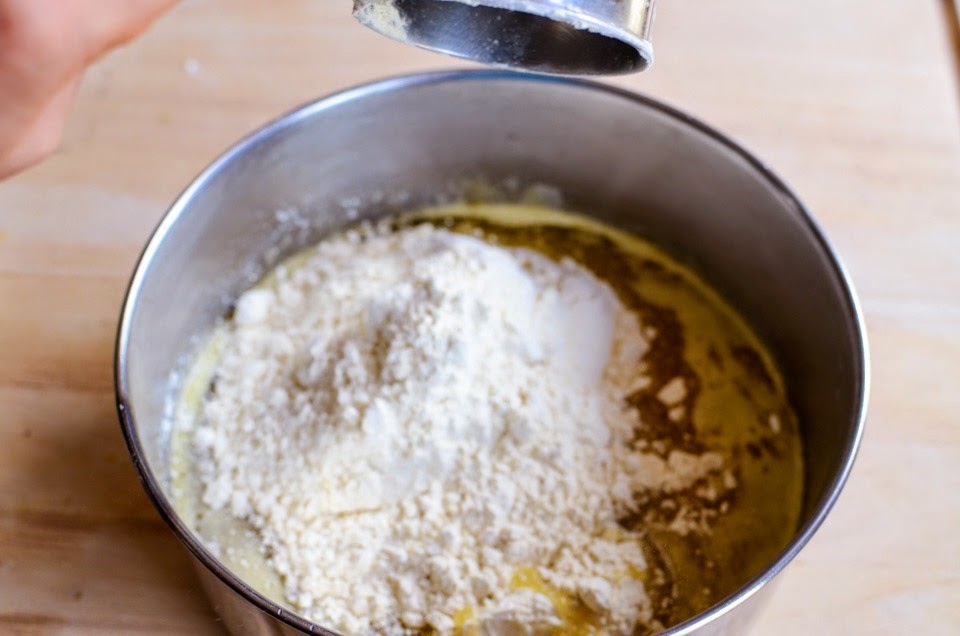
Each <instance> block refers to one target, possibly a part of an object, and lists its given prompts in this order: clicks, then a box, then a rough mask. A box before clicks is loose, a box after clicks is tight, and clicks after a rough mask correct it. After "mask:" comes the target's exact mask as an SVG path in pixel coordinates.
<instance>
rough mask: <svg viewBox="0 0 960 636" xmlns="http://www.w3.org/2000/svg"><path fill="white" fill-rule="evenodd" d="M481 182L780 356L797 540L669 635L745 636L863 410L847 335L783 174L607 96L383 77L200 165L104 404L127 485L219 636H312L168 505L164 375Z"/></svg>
mask: <svg viewBox="0 0 960 636" xmlns="http://www.w3.org/2000/svg"><path fill="white" fill-rule="evenodd" d="M478 178H479V179H483V180H484V181H486V182H489V183H500V182H505V183H512V184H513V186H515V187H522V186H523V185H524V184H533V183H545V184H550V185H553V186H555V187H557V188H559V189H560V190H561V191H562V192H563V195H564V197H565V201H566V202H567V204H568V205H569V207H571V208H573V209H577V210H582V211H585V212H588V213H590V214H592V215H594V216H595V217H597V218H599V219H601V220H603V221H606V222H609V223H612V224H614V225H617V226H620V227H622V228H625V229H627V230H629V231H632V232H636V233H639V234H640V235H643V236H645V237H647V238H649V239H651V240H653V241H655V242H656V243H658V244H660V245H661V246H662V247H664V248H666V249H667V250H668V251H669V252H671V253H673V254H674V255H675V256H677V257H678V258H680V259H681V260H683V261H685V262H687V263H689V264H690V265H692V266H693V267H694V268H695V269H696V270H697V271H699V272H700V273H701V274H702V275H703V276H704V277H705V278H706V279H707V280H708V281H710V282H711V283H712V284H713V285H714V286H715V287H716V288H718V289H719V290H720V291H721V292H722V293H723V294H725V296H726V298H727V299H728V300H729V301H730V302H732V304H733V305H734V306H735V307H736V308H738V309H739V310H740V311H741V312H742V313H743V314H744V315H745V316H747V318H748V319H749V320H750V321H751V323H752V324H753V326H754V328H755V329H756V330H757V331H758V332H759V334H760V335H761V337H762V338H764V339H765V341H766V343H767V344H768V346H769V347H770V349H771V350H772V352H773V354H774V356H775V357H776V358H777V360H778V362H779V364H780V366H781V368H782V370H783V373H784V375H785V377H786V381H787V385H788V387H789V392H790V397H791V399H792V401H793V404H794V406H795V408H796V409H797V411H798V414H799V417H800V420H801V422H802V428H803V435H804V442H805V453H806V464H807V465H806V481H805V486H806V495H805V501H804V507H803V513H802V521H801V526H800V528H799V529H798V530H797V533H796V535H795V537H794V538H793V540H792V542H791V543H790V544H789V545H788V546H787V547H786V548H785V549H784V551H783V552H782V553H781V554H780V555H779V556H778V557H777V558H776V559H775V560H774V561H772V562H771V563H770V564H769V565H768V566H767V567H766V569H765V570H763V571H762V572H758V573H757V575H756V577H755V578H754V579H753V580H751V581H749V582H747V583H746V584H745V585H744V586H743V587H742V588H740V589H739V590H738V591H737V592H736V593H734V594H732V595H730V596H729V597H727V598H726V599H725V600H724V601H722V602H721V603H719V604H717V605H716V606H714V607H713V608H711V609H709V610H708V611H706V612H704V613H702V614H700V615H698V616H695V617H693V618H691V619H690V620H688V621H686V622H684V623H683V624H681V625H678V626H676V627H673V628H672V629H670V630H668V632H666V633H668V634H671V635H680V634H725V633H731V634H739V633H741V632H742V630H743V629H744V625H745V624H746V622H747V621H748V620H749V618H750V617H751V615H752V614H753V613H754V612H755V610H756V608H757V607H758V605H759V603H758V601H759V599H760V597H762V596H763V595H764V593H766V592H768V591H769V589H770V586H769V585H768V584H769V583H770V582H771V580H772V579H773V578H774V577H775V576H776V575H777V574H778V573H779V572H780V571H781V570H782V569H783V568H784V567H785V566H786V565H787V564H788V563H789V562H790V560H791V559H793V558H794V557H795V556H796V554H797V553H798V552H799V551H800V549H801V548H802V547H803V546H804V544H806V543H807V541H808V540H809V539H810V537H811V536H812V535H813V533H814V532H815V531H816V529H817V528H818V527H819V526H820V524H821V522H822V521H823V519H824V517H825V516H826V515H827V513H828V512H829V510H830V508H831V507H832V506H833V503H834V501H835V500H836V498H837V496H838V495H839V493H840V490H841V488H842V486H843V484H844V482H845V480H846V478H847V475H848V473H849V471H850V467H851V465H852V463H853V460H854V455H855V454H856V450H857V446H858V443H859V440H860V435H861V430H862V427H863V417H864V409H865V403H866V395H867V384H868V365H867V352H866V342H865V336H864V328H863V324H862V321H861V317H860V313H859V310H858V307H857V301H856V298H855V295H854V292H853V290H852V288H851V285H850V282H849V280H848V279H847V277H846V275H845V274H844V271H843V268H842V267H841V265H840V263H839V261H838V259H837V257H836V255H835V254H834V252H833V250H832V249H831V248H830V245H829V244H828V242H827V240H826V238H824V236H823V233H822V232H821V231H820V229H819V228H818V227H817V225H816V224H815V223H814V221H813V220H812V219H811V217H810V215H809V214H808V213H807V212H806V210H805V209H804V207H803V205H802V204H801V203H800V201H799V200H798V199H797V197H796V196H795V195H794V194H793V193H792V192H791V191H790V190H789V188H787V186H786V185H785V184H784V183H783V182H782V181H781V180H780V179H778V178H777V177H776V176H775V175H774V174H773V173H772V172H771V171H770V170H769V169H768V168H767V167H766V166H764V165H763V164H762V163H761V162H760V161H758V160H757V159H755V158H754V157H753V156H751V155H750V154H749V153H747V152H746V151H745V150H743V149H742V148H740V147H739V146H738V145H736V144H735V143H734V142H732V141H731V140H729V139H727V138H726V137H724V136H723V135H721V134H720V133H718V132H716V131H715V130H713V129H711V128H709V127H707V126H706V125H704V124H702V123H700V122H698V121H697V120H695V119H693V118H691V117H689V116H688V115H685V114H683V113H681V112H678V111H676V110H674V109H673V108H670V107H668V106H664V105H663V104H660V103H658V102H656V101H654V100H651V99H649V98H646V97H642V96H639V95H635V94H631V93H628V92H624V91H622V90H619V89H616V88H611V87H608V86H603V85H599V84H594V83H590V82H585V81H577V80H566V79H551V78H546V77H543V76H528V75H519V74H512V73H507V72H499V71H479V72H451V73H435V74H426V75H415V76H410V77H400V78H396V79H389V80H386V81H382V82H377V83H374V84H369V85H366V86H361V87H359V88H354V89H350V90H347V91H344V92H342V93H339V94H337V95H333V96H331V97H327V98H325V99H322V100H320V101H318V102H315V103H312V104H309V105H307V106H304V107H303V108H300V109H298V110H296V111H294V112H292V113H290V114H287V115H285V116H283V117H281V118H280V119H278V120H277V121H275V122H273V123H271V124H269V125H267V126H266V127H264V128H262V129H260V130H259V131H257V132H255V133H254V134H253V135H251V136H250V137H248V138H247V139H245V140H244V141H242V142H240V143H239V144H238V145H237V146H235V147H234V148H233V149H231V150H230V151H228V152H227V153H226V154H225V155H223V156H222V157H221V158H220V159H218V160H217V161H216V162H214V163H213V165H211V166H210V167H209V168H207V169H206V170H205V171H204V172H203V173H202V174H201V175H200V176H199V177H198V178H197V179H196V180H195V181H194V182H193V183H192V184H191V185H190V186H189V187H188V188H187V189H186V191H185V192H184V193H183V194H182V195H181V196H180V198H179V199H178V200H177V201H176V202H175V203H174V204H173V206H172V208H171V209H170V211H169V212H168V213H167V215H166V216H165V217H164V219H163V221H162V222H161V223H160V226H159V227H158V228H157V230H156V232H155V233H154V235H153V237H152V238H151V239H150V242H149V243H148V245H147V247H146V249H145V250H144V253H143V256H142V257H141V259H140V263H139V265H138V266H137V269H136V272H135V273H134V275H133V279H132V281H131V283H130V289H129V292H128V294H127V298H126V303H125V305H124V308H123V314H122V318H121V322H120V328H119V334H118V339H117V353H116V387H117V404H118V409H119V412H120V420H121V424H122V428H123V432H124V435H125V436H126V439H127V443H128V445H129V448H130V454H131V456H132V458H133V461H134V464H135V465H136V468H137V470H138V472H139V474H140V478H141V479H142V481H143V484H144V487H145V488H146V490H147V492H148V493H149V495H150V496H151V498H152V499H153V501H154V503H155V505H156V506H157V509H158V510H159V511H160V514H161V515H162V516H163V517H164V518H165V519H166V521H167V522H168V523H169V524H170V527H171V528H172V529H173V531H174V533H176V535H177V536H178V537H179V538H180V539H181V541H183V543H184V544H185V545H186V547H187V548H188V549H189V550H190V552H192V554H193V556H194V557H195V559H196V563H197V565H198V568H197V569H198V571H199V572H200V574H201V578H202V580H203V583H204V585H205V588H206V590H207V592H208V593H209V595H210V597H211V599H212V600H213V602H214V604H215V605H216V609H217V611H218V612H219V613H220V615H221V617H222V618H223V621H224V624H225V625H226V626H227V627H228V628H229V629H230V630H231V631H232V632H233V633H235V634H287V633H300V632H307V633H330V632H327V631H326V630H324V629H323V628H321V627H318V626H316V625H313V624H311V623H310V622H308V621H306V620H304V619H302V618H300V617H298V616H296V615H294V614H291V613H289V612H287V611H286V610H285V609H283V608H281V607H280V606H278V605H277V604H276V603H274V602H273V601H271V600H270V599H267V598H264V597H263V596H261V595H260V594H258V593H257V592H256V591H254V590H252V589H250V588H249V587H248V586H247V585H246V584H245V583H244V582H243V581H242V580H240V579H238V578H237V577H236V576H234V574H233V573H231V572H230V571H229V570H228V569H227V568H226V567H224V566H223V564H221V563H220V562H219V561H218V560H217V559H216V558H214V556H213V555H212V554H211V553H210V552H209V551H208V550H207V549H206V548H205V547H204V545H203V543H202V542H201V541H200V539H199V538H198V537H197V536H196V535H195V534H194V533H193V532H191V531H190V529H189V528H188V527H187V526H186V525H185V524H184V522H183V520H182V519H181V518H180V517H179V516H178V515H177V513H176V511H175V510H174V508H173V507H172V505H171V503H170V498H169V491H168V470H167V455H166V453H167V447H166V442H167V436H168V433H169V431H168V430H167V429H166V427H165V421H166V420H165V418H164V408H165V403H166V400H167V398H168V386H169V381H170V376H171V373H172V372H173V371H174V370H176V369H177V368H178V364H180V361H181V359H182V357H183V356H184V354H185V353H187V352H188V351H189V349H190V346H191V343H192V342H193V341H194V339H195V337H196V336H197V335H198V334H202V333H204V332H206V331H208V330H209V329H210V328H211V327H212V326H213V325H214V323H215V321H216V320H217V319H218V318H220V317H221V316H223V315H224V313H225V312H226V311H227V310H228V308H229V306H230V303H231V301H232V299H233V298H235V297H236V296H237V294H238V293H239V292H240V291H242V290H243V289H244V288H245V287H246V286H248V285H249V284H250V283H251V282H252V281H253V280H254V279H255V278H256V276H257V275H258V274H259V273H261V272H262V271H263V269H264V268H265V267H266V266H268V265H270V264H271V263H273V262H275V261H276V260H278V259H279V258H281V257H282V256H284V255H285V254H287V253H289V252H291V251H293V250H294V249H296V248H298V247H300V246H302V245H304V244H306V243H309V242H311V241H314V240H316V239H317V238H318V237H320V236H322V235H323V234H325V233H328V232H331V231H334V230H336V229H338V228H341V227H343V226H344V225H346V224H348V223H351V222H354V221H355V220H356V219H357V218H361V217H362V218H374V217H378V216H382V215H384V214H389V213H390V212H392V211H396V210H397V209H403V208H410V207H415V206H417V205H418V204H421V203H427V202H431V201H434V200H436V198H437V197H438V196H443V195H448V196H449V195H451V194H455V190H456V188H457V184H461V183H463V182H464V180H465V179H467V180H469V179H478ZM829 583H830V582H829V581H824V584H825V585H828V584H829Z"/></svg>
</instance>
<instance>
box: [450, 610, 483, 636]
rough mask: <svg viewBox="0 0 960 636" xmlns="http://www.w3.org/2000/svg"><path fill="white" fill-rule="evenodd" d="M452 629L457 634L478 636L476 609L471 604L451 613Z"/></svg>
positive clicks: (459, 635)
mask: <svg viewBox="0 0 960 636" xmlns="http://www.w3.org/2000/svg"><path fill="white" fill-rule="evenodd" d="M453 630H454V633H456V634H457V636H478V635H479V634H480V628H479V627H478V626H477V611H476V610H475V609H474V608H473V606H472V605H471V606H469V607H464V608H463V609H460V610H458V611H457V613H456V614H454V615H453Z"/></svg>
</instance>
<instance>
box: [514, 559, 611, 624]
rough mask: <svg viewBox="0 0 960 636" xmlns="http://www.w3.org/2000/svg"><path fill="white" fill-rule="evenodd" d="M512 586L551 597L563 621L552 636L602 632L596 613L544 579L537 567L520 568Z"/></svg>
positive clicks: (515, 573) (515, 574) (552, 603)
mask: <svg viewBox="0 0 960 636" xmlns="http://www.w3.org/2000/svg"><path fill="white" fill-rule="evenodd" d="M510 588H511V589H513V590H519V589H529V590H533V591H534V592H536V593H537V594H540V595H541V596H544V597H546V598H548V599H550V603H551V605H553V610H554V612H556V614H557V618H559V619H560V621H561V623H562V625H561V626H560V627H558V628H557V629H555V630H554V631H553V632H552V633H551V636H592V635H593V634H600V633H602V626H601V624H600V622H599V620H598V618H597V616H596V614H594V613H593V612H592V611H590V609H589V608H588V607H587V606H586V605H584V604H583V603H582V602H581V601H580V599H578V598H576V597H574V596H572V595H570V594H568V593H566V592H564V591H563V590H561V589H558V588H556V587H555V586H553V585H550V584H549V583H547V582H546V581H544V580H543V577H542V576H541V575H540V572H539V571H538V570H537V569H536V568H529V567H528V568H519V569H518V570H517V571H516V572H514V573H513V577H512V578H511V579H510Z"/></svg>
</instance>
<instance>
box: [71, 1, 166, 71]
mask: <svg viewBox="0 0 960 636" xmlns="http://www.w3.org/2000/svg"><path fill="white" fill-rule="evenodd" d="M177 2H178V0H68V1H66V2H64V4H72V5H74V7H75V11H76V17H75V20H76V22H75V24H77V25H83V27H84V30H83V39H84V40H85V43H86V54H87V62H91V61H93V60H95V59H96V58H98V57H100V56H101V55H103V54H104V53H106V52H107V51H109V50H111V49H113V48H115V47H117V46H120V45H122V44H126V43H127V42H129V41H130V40H132V39H133V38H135V37H137V36H138V35H140V34H141V33H143V31H145V30H146V28H147V27H148V26H150V25H151V24H152V23H153V22H154V21H155V20H156V19H157V18H159V17H160V16H161V15H162V14H163V13H165V12H166V11H167V10H168V9H170V8H171V7H173V5H175V4H177Z"/></svg>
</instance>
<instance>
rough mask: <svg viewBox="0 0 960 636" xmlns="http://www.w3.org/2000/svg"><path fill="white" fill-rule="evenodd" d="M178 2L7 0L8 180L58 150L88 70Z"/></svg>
mask: <svg viewBox="0 0 960 636" xmlns="http://www.w3.org/2000/svg"><path fill="white" fill-rule="evenodd" d="M176 3H177V0H0V176H3V175H8V174H10V173H12V172H13V171H15V170H17V169H20V168H22V167H24V166H26V165H30V164H32V163H34V162H36V161H37V160H38V159H39V158H42V157H44V156H46V155H48V154H50V153H51V152H53V151H54V150H55V149H56V146H57V145H58V143H59V136H60V134H61V132H62V129H63V123H64V120H65V119H66V113H67V110H68V108H69V105H70V102H71V101H72V98H73V95H74V94H75V92H76V85H77V83H78V82H79V77H80V76H81V74H82V73H83V69H84V68H86V67H87V66H88V65H90V64H91V63H93V62H94V61H95V60H97V59H98V58H99V57H101V56H102V55H103V54H104V53H106V52H107V51H109V50H110V49H112V48H114V47H116V46H119V45H121V44H124V43H126V42H128V41H129V40H131V39H132V38H134V37H136V36H137V35H139V34H140V33H141V32H143V31H144V30H145V29H146V28H147V27H148V26H149V25H150V24H151V23H152V22H153V21H154V20H155V19H156V18H157V17H159V16H160V15H161V14H162V13H164V12H165V11H166V10H167V9H169V8H170V7H172V6H173V5H175V4H176Z"/></svg>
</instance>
